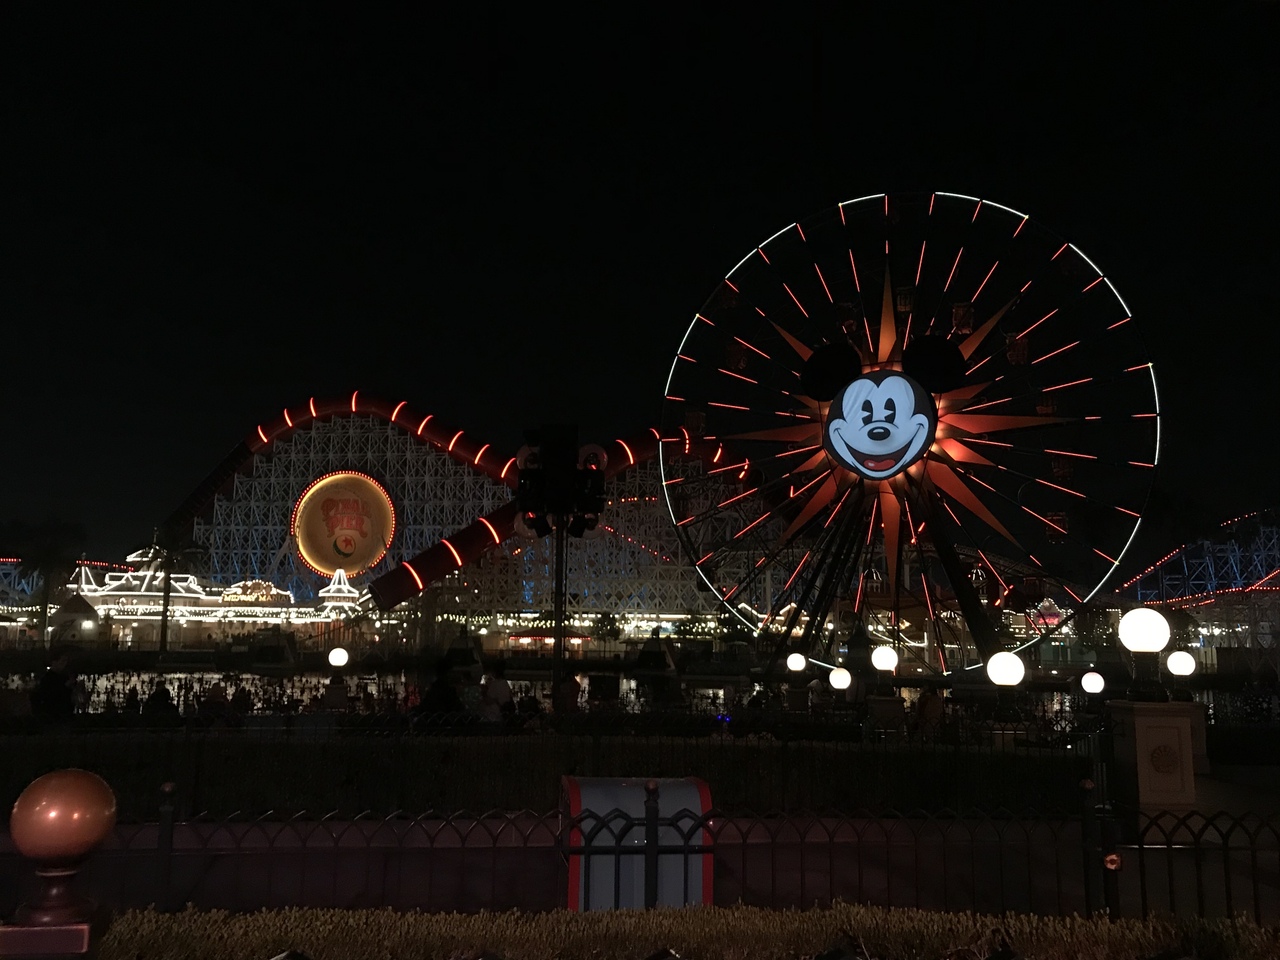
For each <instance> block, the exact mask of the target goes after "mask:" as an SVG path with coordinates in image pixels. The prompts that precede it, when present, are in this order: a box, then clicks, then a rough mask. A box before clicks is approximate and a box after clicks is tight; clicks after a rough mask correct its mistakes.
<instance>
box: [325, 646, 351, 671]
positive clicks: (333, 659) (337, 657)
mask: <svg viewBox="0 0 1280 960" xmlns="http://www.w3.org/2000/svg"><path fill="white" fill-rule="evenodd" d="M350 659H351V657H350V656H348V654H347V651H346V649H345V648H343V647H334V648H333V649H332V650H330V651H329V666H331V667H333V668H334V669H335V670H341V669H342V668H343V667H345V666H346V665H347V661H348V660H350Z"/></svg>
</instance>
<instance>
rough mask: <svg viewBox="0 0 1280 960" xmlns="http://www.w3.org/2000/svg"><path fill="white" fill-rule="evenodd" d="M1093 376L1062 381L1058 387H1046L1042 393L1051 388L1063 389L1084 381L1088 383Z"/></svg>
mask: <svg viewBox="0 0 1280 960" xmlns="http://www.w3.org/2000/svg"><path fill="white" fill-rule="evenodd" d="M1092 379H1093V377H1085V378H1084V379H1083V380H1072V381H1071V382H1070V383H1060V384H1058V385H1057V386H1056V387H1045V388H1044V389H1043V390H1042V391H1041V393H1048V392H1049V391H1050V390H1062V389H1063V388H1064V387H1075V386H1079V385H1080V384H1082V383H1088V382H1089V381H1090V380H1092Z"/></svg>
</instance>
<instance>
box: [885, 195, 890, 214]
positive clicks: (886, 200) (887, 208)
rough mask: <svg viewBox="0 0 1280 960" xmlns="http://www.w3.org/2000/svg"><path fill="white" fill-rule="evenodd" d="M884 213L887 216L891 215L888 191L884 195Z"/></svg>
mask: <svg viewBox="0 0 1280 960" xmlns="http://www.w3.org/2000/svg"><path fill="white" fill-rule="evenodd" d="M884 215H885V216H886V217H887V216H888V215H889V195H888V194H887V193H886V194H885V195H884Z"/></svg>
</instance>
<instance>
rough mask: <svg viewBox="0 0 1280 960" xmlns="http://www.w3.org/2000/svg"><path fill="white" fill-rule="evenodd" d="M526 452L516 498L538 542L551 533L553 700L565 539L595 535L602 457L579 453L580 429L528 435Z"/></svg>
mask: <svg viewBox="0 0 1280 960" xmlns="http://www.w3.org/2000/svg"><path fill="white" fill-rule="evenodd" d="M527 439H528V441H529V443H528V450H527V451H526V452H525V454H524V457H523V462H522V465H521V467H520V479H519V483H518V486H517V493H516V496H517V498H518V499H519V501H520V509H521V517H522V519H523V521H524V523H525V524H526V525H527V526H528V527H529V528H530V529H531V530H532V531H533V532H534V533H535V534H537V535H538V536H540V537H545V536H547V535H548V534H550V533H552V532H553V531H554V533H555V587H554V613H553V616H554V619H555V629H554V633H553V637H554V640H555V645H554V647H553V648H552V661H551V690H552V700H553V702H554V700H555V695H556V694H555V692H556V691H557V690H558V689H559V688H560V682H561V680H563V679H564V645H565V617H566V611H565V598H566V595H567V593H568V571H567V570H566V564H565V553H566V548H567V543H568V538H569V537H571V536H573V537H580V536H582V535H583V533H585V532H586V531H587V530H591V529H594V528H595V526H596V523H597V522H598V521H599V517H600V510H601V509H602V507H603V506H604V468H605V457H604V451H603V450H601V449H600V448H598V447H594V448H593V447H583V448H581V449H580V448H579V447H578V428H577V427H576V426H572V425H566V424H554V425H548V426H543V427H541V428H539V429H538V430H533V431H529V432H528V434H527Z"/></svg>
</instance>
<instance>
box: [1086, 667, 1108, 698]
mask: <svg viewBox="0 0 1280 960" xmlns="http://www.w3.org/2000/svg"><path fill="white" fill-rule="evenodd" d="M1106 686H1107V681H1106V680H1104V679H1103V678H1102V674H1100V673H1098V671H1096V670H1090V671H1089V672H1088V673H1086V674H1084V675H1083V676H1081V677H1080V689H1082V690H1083V691H1084V692H1085V693H1094V694H1097V693H1101V692H1102V691H1103V690H1104V689H1105V688H1106Z"/></svg>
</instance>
